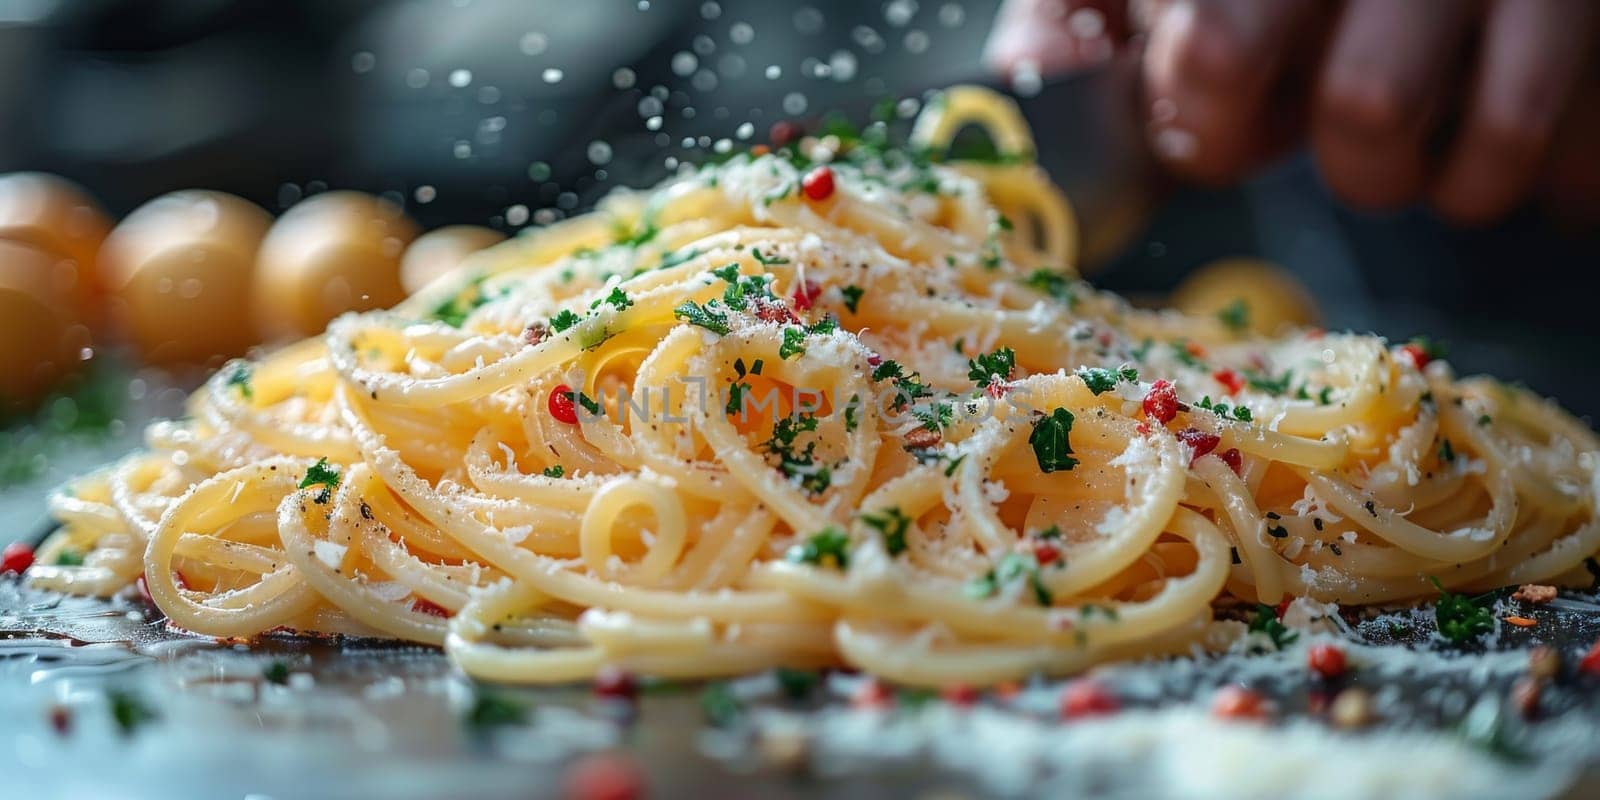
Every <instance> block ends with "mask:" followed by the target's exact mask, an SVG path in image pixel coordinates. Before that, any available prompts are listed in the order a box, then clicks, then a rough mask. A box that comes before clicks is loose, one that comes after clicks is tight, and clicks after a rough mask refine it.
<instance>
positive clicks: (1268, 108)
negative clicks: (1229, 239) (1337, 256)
mask: <svg viewBox="0 0 1600 800" xmlns="http://www.w3.org/2000/svg"><path fill="white" fill-rule="evenodd" d="M1597 45H1600V3H1595V2H1593V0H1433V1H1431V2H1394V0H1007V2H1006V3H1005V5H1004V7H1003V8H1002V10H1001V12H1000V16H999V20H998V21H997V23H996V25H995V30H994V33H993V34H992V35H991V38H990V43H989V59H990V61H991V63H992V64H994V65H995V66H996V67H998V68H1000V69H1002V70H1006V71H1016V70H1018V69H1020V68H1030V69H1037V70H1039V71H1040V72H1042V73H1045V74H1049V73H1053V72H1060V71H1064V70H1068V69H1072V68H1074V67H1079V66H1085V65H1088V64H1093V63H1096V62H1098V61H1102V60H1105V59H1108V58H1110V56H1111V54H1112V53H1113V52H1114V51H1115V50H1117V49H1119V48H1124V47H1130V46H1131V47H1142V48H1143V56H1142V58H1143V65H1142V69H1143V83H1144V91H1145V94H1146V97H1145V108H1146V116H1147V120H1146V121H1147V131H1148V136H1149V140H1150V144H1151V147H1152V149H1153V150H1154V151H1155V153H1156V154H1157V155H1158V156H1159V157H1160V158H1161V160H1162V161H1163V162H1165V163H1166V164H1167V165H1168V166H1169V167H1170V168H1171V169H1172V170H1173V171H1174V172H1176V173H1177V174H1179V175H1181V176H1184V177H1187V178H1189V179H1192V180H1197V181H1201V182H1204V183H1212V184H1217V183H1227V182H1231V181H1235V180H1238V179H1239V178H1241V177H1243V176H1244V175H1246V174H1247V173H1248V172H1250V171H1251V170H1253V169H1255V168H1257V167H1259V166H1260V165H1261V164H1262V163H1263V162H1265V161H1267V160H1268V159H1270V158H1272V157H1273V156H1275V155H1278V154H1279V153H1281V152H1282V151H1284V150H1285V149H1288V148H1289V147H1292V146H1294V145H1296V144H1298V143H1301V142H1307V143H1309V145H1310V147H1311V150H1312V152H1313V154H1314V156H1315V158H1316V162H1317V164H1318V166H1319V168H1320V171H1321V173H1322V175H1323V178H1324V180H1325V181H1326V183H1327V185H1328V186H1329V188H1331V189H1332V190H1333V192H1334V193H1335V194H1337V195H1339V196H1340V197H1341V198H1343V199H1344V200H1345V201H1347V202H1348V203H1350V204H1351V205H1354V206H1356V207H1360V208H1368V209H1391V208H1397V207H1401V206H1404V205H1407V204H1409V203H1412V202H1415V201H1418V200H1424V201H1427V202H1430V203H1431V204H1432V205H1433V206H1434V207H1435V208H1436V209H1438V210H1439V211H1440V212H1441V213H1442V214H1443V215H1445V216H1446V217H1447V218H1450V219H1452V220H1454V221H1457V222H1460V223H1465V224H1481V223H1486V222H1491V221H1494V220H1496V219H1498V218H1500V217H1502V216H1504V215H1506V214H1507V213H1509V212H1510V211H1512V210H1513V209H1515V208H1517V207H1518V206H1519V205H1521V204H1522V203H1523V202H1524V201H1526V200H1527V199H1529V198H1530V197H1531V196H1539V197H1541V198H1542V199H1545V200H1547V201H1552V202H1551V204H1552V205H1553V206H1554V207H1555V208H1556V209H1557V210H1558V211H1560V212H1561V213H1563V214H1564V215H1568V216H1574V217H1577V218H1580V219H1589V220H1594V219H1600V146H1596V145H1597V144H1600V69H1597V68H1600V63H1597V58H1596V51H1597V50H1600V47H1597Z"/></svg>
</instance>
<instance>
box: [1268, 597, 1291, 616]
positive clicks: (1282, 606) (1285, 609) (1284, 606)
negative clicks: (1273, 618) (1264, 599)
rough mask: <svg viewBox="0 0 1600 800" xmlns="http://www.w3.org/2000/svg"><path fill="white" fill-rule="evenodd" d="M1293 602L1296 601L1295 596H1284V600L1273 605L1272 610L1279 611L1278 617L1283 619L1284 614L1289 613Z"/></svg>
mask: <svg viewBox="0 0 1600 800" xmlns="http://www.w3.org/2000/svg"><path fill="white" fill-rule="evenodd" d="M1293 602H1294V598H1293V597H1285V598H1283V600H1282V601H1280V602H1279V603H1278V605H1276V606H1274V607H1273V609H1272V610H1273V611H1274V612H1275V613H1277V615H1278V619H1283V615H1284V614H1287V613H1289V606H1290V604H1292V603H1293Z"/></svg>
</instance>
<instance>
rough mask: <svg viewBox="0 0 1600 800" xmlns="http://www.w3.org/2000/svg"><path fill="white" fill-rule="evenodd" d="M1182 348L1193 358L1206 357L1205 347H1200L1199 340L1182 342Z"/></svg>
mask: <svg viewBox="0 0 1600 800" xmlns="http://www.w3.org/2000/svg"><path fill="white" fill-rule="evenodd" d="M1183 349H1184V350H1185V351H1186V352H1188V354H1189V355H1191V356H1194V357H1195V358H1205V357H1206V349H1205V348H1204V347H1201V346H1200V343H1199V342H1184V343H1183Z"/></svg>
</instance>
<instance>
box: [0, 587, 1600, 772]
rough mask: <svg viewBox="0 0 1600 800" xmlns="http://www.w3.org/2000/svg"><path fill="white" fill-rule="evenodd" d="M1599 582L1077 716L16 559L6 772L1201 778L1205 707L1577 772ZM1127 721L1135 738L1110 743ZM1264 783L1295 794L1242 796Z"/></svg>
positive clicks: (1591, 689) (1497, 765) (1444, 756)
mask: <svg viewBox="0 0 1600 800" xmlns="http://www.w3.org/2000/svg"><path fill="white" fill-rule="evenodd" d="M1594 600H1595V598H1594V596H1593V595H1591V594H1577V593H1565V594H1564V596H1563V597H1562V598H1561V599H1558V600H1557V601H1556V602H1555V603H1554V604H1552V605H1548V606H1538V607H1531V608H1530V607H1524V606H1522V605H1521V604H1517V603H1515V602H1513V601H1510V600H1501V601H1500V608H1499V609H1497V613H1496V617H1497V618H1500V617H1504V616H1507V615H1509V614H1517V615H1520V616H1525V617H1528V618H1531V619H1534V620H1536V624H1535V625H1533V626H1531V627H1526V628H1522V627H1514V626H1510V625H1506V624H1504V623H1498V625H1497V631H1496V632H1495V633H1493V634H1490V635H1489V636H1488V637H1486V639H1485V641H1484V642H1483V643H1480V644H1479V645H1477V646H1475V647H1473V648H1472V649H1471V651H1462V650H1459V649H1457V648H1454V647H1453V646H1448V645H1445V644H1444V643H1443V642H1442V640H1439V639H1437V637H1436V636H1435V635H1434V634H1433V633H1432V628H1433V617H1432V613H1431V611H1429V610H1426V609H1423V610H1414V611H1401V612H1395V613H1392V614H1388V615H1382V616H1375V617H1372V618H1368V619H1359V618H1354V617H1351V618H1350V619H1344V620H1341V621H1340V622H1338V623H1333V624H1331V625H1330V626H1329V627H1330V628H1331V629H1332V630H1333V631H1335V633H1332V634H1321V635H1317V636H1313V635H1311V634H1309V633H1308V634H1307V635H1306V636H1305V637H1302V638H1304V639H1306V641H1302V642H1299V643H1296V644H1290V645H1288V646H1287V647H1286V648H1285V650H1284V651H1282V652H1257V653H1254V654H1247V653H1244V652H1239V653H1236V654H1233V655H1229V656H1224V657H1203V658H1176V659H1166V660H1161V661H1148V662H1140V663H1134V664H1127V665H1121V666H1116V667H1108V668H1103V669H1101V670H1098V671H1097V672H1096V673H1095V678H1096V679H1097V680H1099V681H1101V682H1102V683H1104V684H1105V685H1106V686H1108V687H1110V688H1111V689H1112V690H1113V692H1114V693H1115V694H1116V696H1117V697H1118V698H1120V701H1121V703H1122V706H1123V710H1122V712H1121V713H1119V714H1117V715H1115V716H1114V717H1111V718H1108V719H1105V720H1097V721H1093V722H1084V721H1068V722H1062V721H1060V712H1059V711H1058V707H1059V705H1058V704H1059V695H1060V684H1059V683H1045V682H1038V683H1034V684H1029V685H1025V686H1020V687H1014V688H1012V689H1009V690H1006V691H1002V692H988V693H984V694H983V696H982V697H981V698H979V699H978V701H977V703H976V705H973V706H970V707H968V706H965V705H957V704H952V703H951V702H948V701H947V700H946V699H941V698H940V697H939V696H938V694H937V693H929V692H918V691H909V690H898V691H895V692H893V693H891V694H889V695H888V698H887V699H886V702H885V703H884V704H881V705H878V706H877V707H874V708H863V707H862V703H861V702H860V701H859V698H860V696H861V694H862V687H861V683H862V681H863V680H865V679H864V678H862V677H860V676H856V675H849V674H844V673H833V674H828V675H822V676H809V675H784V676H779V675H774V674H770V673H769V674H764V675H758V676H752V677H750V678H747V679H741V680H739V681H735V682H732V683H718V684H712V685H709V686H708V685H702V684H692V683H650V682H646V683H644V684H643V685H642V686H640V688H639V690H638V695H637V698H636V700H633V701H629V700H618V699H615V698H603V697H598V696H596V695H595V694H594V693H593V692H591V690H590V689H589V687H561V688H538V689H520V688H510V687H484V686H477V685H475V684H474V683H473V682H472V681H469V680H467V679H466V678H464V677H463V676H461V675H460V674H459V673H457V672H456V671H454V670H453V669H452V667H451V666H450V664H449V662H448V660H447V659H446V658H445V657H444V656H443V654H441V653H440V652H439V651H437V650H435V649H433V648H428V647H419V646H412V645H405V644H396V643H392V642H383V641H373V640H362V639H349V638H302V637H294V636H279V635H273V636H267V637H263V638H262V639H260V640H258V641H256V642H254V643H253V644H252V645H250V646H248V647H246V646H245V645H242V644H238V643H229V642H218V641H215V640H212V639H207V638H200V637H192V636H189V635H186V634H183V633H181V632H177V631H173V630H170V629H168V628H167V626H166V625H165V623H164V621H162V620H160V619H159V617H158V615H156V614H155V613H154V612H153V610H152V609H149V608H148V607H146V606H145V605H144V604H143V603H142V602H141V601H139V600H137V599H135V598H129V599H115V600H111V601H99V600H86V599H77V598H60V597H56V596H54V595H47V594H42V593H37V592H32V591H28V590H24V589H21V588H20V587H19V586H18V585H17V583H16V582H15V581H14V580H12V579H9V578H7V579H3V580H0V767H4V768H6V774H8V775H11V776H19V775H20V776H22V778H21V784H22V788H23V789H25V791H22V792H20V793H17V794H10V793H9V792H8V793H7V794H8V796H15V797H163V798H184V797H195V798H216V797H255V798H316V797H362V798H369V797H378V798H389V797H392V798H425V797H453V798H456V797H474V798H476V797H482V798H501V797H505V798H512V797H516V798H523V797H555V796H562V795H563V793H564V792H566V791H567V790H568V789H569V788H571V785H572V784H573V783H574V782H577V783H582V782H583V781H584V780H585V778H583V777H580V776H583V775H587V776H588V777H589V779H590V780H594V777H593V776H594V775H595V774H597V773H598V774H600V775H602V776H609V777H607V778H605V779H614V780H623V781H625V782H626V781H634V780H636V781H638V782H639V783H640V784H641V785H643V786H644V787H645V788H646V789H647V791H648V792H649V794H650V795H651V796H656V797H679V796H697V797H751V796H760V797H809V796H830V797H833V796H844V797H855V796H859V797H879V796H978V795H984V794H1024V795H1026V794H1045V793H1048V794H1056V793H1059V792H1061V791H1071V792H1074V793H1084V794H1088V795H1092V796H1158V795H1162V794H1165V795H1171V796H1204V795H1205V794H1206V792H1205V791H1203V787H1205V786H1207V785H1211V784H1207V783H1206V781H1207V780H1213V781H1214V780H1217V778H1216V777H1215V776H1213V777H1211V778H1203V777H1202V778H1200V779H1198V780H1197V782H1194V783H1190V782H1189V781H1188V779H1187V778H1184V777H1181V776H1175V775H1173V774H1170V773H1171V772H1172V770H1173V769H1179V768H1180V767H1175V766H1174V764H1175V763H1177V762H1173V761H1172V758H1173V756H1174V755H1175V754H1176V753H1177V752H1178V751H1181V750H1183V749H1185V748H1189V747H1192V746H1194V745H1195V743H1196V741H1195V736H1194V735H1193V734H1188V733H1186V734H1183V735H1182V736H1181V737H1179V738H1177V739H1176V740H1173V739H1172V737H1176V736H1178V734H1176V733H1175V731H1177V730H1179V729H1180V728H1182V729H1184V730H1188V729H1190V728H1193V727H1194V726H1196V725H1199V726H1208V725H1209V726H1212V727H1213V728H1216V729H1217V730H1219V731H1221V732H1222V734H1224V735H1226V736H1232V735H1234V734H1235V733H1237V734H1239V735H1243V736H1246V737H1247V739H1246V741H1248V737H1255V736H1266V737H1267V739H1266V740H1265V741H1269V742H1277V743H1278V744H1273V745H1272V746H1271V748H1272V749H1274V750H1276V749H1277V748H1278V747H1279V746H1280V745H1283V744H1284V743H1286V742H1290V741H1293V742H1298V743H1301V744H1308V743H1309V744H1310V745H1311V747H1312V749H1313V750H1315V749H1316V748H1319V747H1324V745H1322V744H1318V742H1320V741H1321V738H1328V742H1329V743H1328V744H1327V745H1326V747H1327V748H1335V747H1338V748H1344V747H1346V746H1352V747H1360V746H1362V743H1363V742H1364V741H1365V742H1367V743H1368V744H1374V743H1381V749H1382V750H1383V755H1384V757H1385V758H1388V757H1393V759H1394V760H1396V761H1397V762H1398V763H1402V764H1403V763H1404V759H1405V758H1406V757H1407V752H1408V749H1414V750H1415V752H1416V754H1417V758H1427V759H1431V761H1430V762H1429V763H1430V764H1433V765H1436V766H1440V767H1441V768H1442V767H1443V765H1445V764H1448V763H1451V761H1450V759H1459V760H1461V763H1463V764H1467V765H1470V766H1472V767H1473V768H1474V769H1480V768H1481V769H1482V770H1484V774H1483V775H1480V776H1475V777H1474V778H1473V780H1474V782H1475V783H1474V785H1473V786H1471V787H1467V789H1466V790H1465V793H1466V794H1467V795H1484V796H1494V795H1501V796H1505V795H1508V794H1514V795H1516V796H1539V795H1554V794H1561V793H1563V792H1568V793H1571V794H1570V796H1583V795H1584V793H1585V792H1587V791H1590V790H1591V789H1592V784H1591V785H1588V788H1584V787H1582V786H1575V785H1574V783H1573V782H1574V781H1581V780H1582V779H1583V770H1584V767H1585V765H1589V764H1594V763H1596V762H1595V758H1596V755H1597V754H1600V741H1596V739H1597V737H1596V736H1595V735H1594V734H1595V732H1596V731H1597V730H1600V679H1597V678H1596V676H1586V675H1578V674H1575V665H1576V662H1577V660H1578V658H1579V657H1580V656H1581V655H1582V653H1583V652H1584V651H1586V650H1587V649H1588V645H1589V643H1590V642H1592V641H1593V640H1594V639H1595V638H1596V636H1597V635H1600V604H1596V603H1595V602H1594ZM1329 635H1337V636H1338V637H1339V638H1340V639H1342V640H1343V642H1344V647H1345V648H1346V651H1347V652H1348V654H1349V659H1350V664H1351V670H1350V672H1349V674H1348V675H1346V676H1345V677H1343V678H1341V679H1339V680H1337V681H1333V682H1328V681H1324V680H1322V679H1320V678H1316V677H1313V676H1311V675H1310V673H1309V672H1308V671H1307V670H1306V668H1305V666H1304V664H1305V653H1304V647H1305V645H1306V644H1307V643H1308V642H1310V641H1312V640H1315V641H1325V640H1326V637H1327V636H1329ZM1541 643H1542V644H1547V645H1551V646H1553V647H1554V648H1555V649H1556V650H1557V651H1558V652H1559V653H1560V654H1561V655H1563V656H1564V661H1565V664H1564V666H1563V667H1562V669H1561V670H1560V672H1559V674H1558V675H1557V677H1556V678H1555V679H1554V680H1552V681H1550V682H1548V683H1547V684H1545V685H1543V687H1542V691H1541V693H1540V695H1539V698H1538V700H1537V703H1535V704H1534V706H1533V713H1532V715H1531V717H1529V718H1527V719H1524V717H1523V715H1522V714H1521V713H1520V712H1519V711H1518V709H1517V707H1516V705H1515V703H1513V702H1511V701H1509V700H1507V699H1505V698H1506V697H1507V695H1508V692H1509V691H1510V687H1511V686H1512V685H1513V684H1514V683H1516V682H1517V681H1518V680H1519V679H1521V678H1522V677H1523V676H1525V675H1526V674H1527V672H1528V649H1529V648H1530V647H1532V646H1534V645H1536V644H1541ZM1256 645H1257V647H1256V648H1255V649H1257V650H1267V651H1270V650H1271V645H1270V644H1269V643H1267V642H1256ZM1245 649H1248V648H1245ZM1228 683H1243V684H1245V685H1248V686H1250V687H1251V688H1254V689H1256V690H1257V691H1260V692H1262V693H1264V694H1266V695H1267V696H1269V697H1270V698H1272V700H1273V702H1274V703H1275V705H1276V713H1275V714H1274V721H1273V722H1272V723H1271V725H1270V726H1269V727H1261V726H1254V725H1251V726H1241V725H1237V724H1235V725H1221V726H1218V725H1217V724H1216V723H1214V722H1212V721H1210V720H1209V719H1207V718H1206V716H1205V708H1206V705H1207V703H1208V702H1209V698H1210V697H1211V695H1212V692H1213V691H1214V690H1215V689H1216V687H1218V686H1221V685H1224V684H1228ZM1350 687H1359V688H1362V689H1365V690H1367V691H1368V692H1370V693H1371V694H1370V697H1371V698H1372V701H1373V703H1372V708H1373V710H1374V712H1375V715H1376V716H1377V717H1378V721H1377V722H1376V723H1375V724H1374V725H1372V726H1371V727H1369V728H1367V729H1365V730H1364V731H1363V732H1360V733H1348V734H1347V733H1335V732H1332V731H1330V730H1329V723H1328V722H1327V707H1328V704H1329V702H1330V700H1331V698H1332V697H1334V696H1335V695H1336V694H1337V693H1338V692H1339V691H1341V690H1343V689H1347V688H1350ZM853 698H854V700H853ZM508 709H509V710H508ZM119 719H120V723H119ZM475 720H476V721H475ZM496 721H502V722H504V724H493V723H495V722H496ZM1096 726H1099V727H1096ZM1136 727H1137V729H1138V731H1139V732H1138V733H1136V734H1135V733H1132V731H1134V729H1135V728H1136ZM1163 729H1165V730H1166V733H1165V734H1163V733H1162V730H1163ZM1198 730H1202V731H1204V730H1209V729H1207V728H1204V727H1201V728H1199V729H1198ZM1164 736H1165V737H1167V738H1163V737H1164ZM1114 737H1131V738H1128V741H1130V742H1136V743H1138V747H1134V748H1131V749H1130V747H1128V746H1123V745H1118V746H1117V747H1116V748H1115V749H1114V750H1107V749H1106V748H1105V747H1103V746H1100V747H1097V742H1096V740H1097V739H1103V740H1105V741H1112V740H1113V738H1114ZM1101 744H1103V742H1102V743H1101ZM1352 752H1357V751H1352ZM596 754H603V755H596ZM1345 756H1348V754H1345ZM1345 756H1341V755H1339V754H1338V753H1336V752H1334V751H1333V750H1332V749H1329V750H1328V756H1327V757H1328V758H1329V759H1336V758H1340V757H1345ZM1270 757H1271V756H1270V754H1261V755H1260V756H1258V758H1270ZM1286 758H1287V756H1286ZM1364 758H1368V759H1369V760H1370V759H1371V756H1366V757H1364ZM1142 764H1157V765H1163V766H1160V767H1159V768H1151V769H1146V768H1144V767H1142V766H1141V765H1142ZM1181 769H1182V770H1193V769H1196V768H1195V767H1192V766H1182V767H1181ZM1257 772H1259V770H1257ZM1233 777H1237V778H1239V779H1241V780H1242V779H1243V778H1246V777H1249V776H1248V775H1245V774H1243V773H1240V774H1237V775H1234V776H1233ZM1224 779H1225V780H1232V778H1229V777H1227V776H1224ZM12 785H13V787H15V786H16V784H15V782H13V783H12ZM1224 785H1230V786H1231V785H1232V784H1231V783H1226V784H1224ZM1363 785H1364V784H1363ZM1429 785H1430V786H1433V787H1435V788H1437V789H1438V794H1440V795H1454V794H1459V793H1460V792H1461V791H1463V790H1462V787H1451V786H1448V785H1444V784H1438V783H1430V784H1429ZM1197 787H1201V789H1199V790H1197ZM1306 788H1307V787H1301V789H1302V790H1305V789H1306ZM1197 791H1198V795H1197ZM1251 792H1255V793H1256V794H1261V795H1262V796H1279V793H1278V792H1277V791H1276V790H1270V789H1260V790H1254V789H1249V788H1246V789H1241V790H1240V791H1239V792H1238V794H1237V795H1236V796H1246V795H1248V794H1250V793H1251ZM1328 793H1329V792H1328V787H1326V786H1324V787H1322V788H1321V790H1320V791H1319V790H1317V789H1315V787H1312V790H1311V791H1310V794H1321V795H1327V794H1328ZM1335 794H1339V792H1335ZM1424 794H1425V793H1424ZM1408 796H1415V795H1408Z"/></svg>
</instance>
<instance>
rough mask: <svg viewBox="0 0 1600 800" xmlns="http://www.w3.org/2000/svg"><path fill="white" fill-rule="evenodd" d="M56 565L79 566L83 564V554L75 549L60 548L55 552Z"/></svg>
mask: <svg viewBox="0 0 1600 800" xmlns="http://www.w3.org/2000/svg"><path fill="white" fill-rule="evenodd" d="M56 566H58V567H81V566H83V554H82V553H80V552H78V551H77V550H71V549H67V550H62V551H61V552H60V553H57V554H56Z"/></svg>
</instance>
